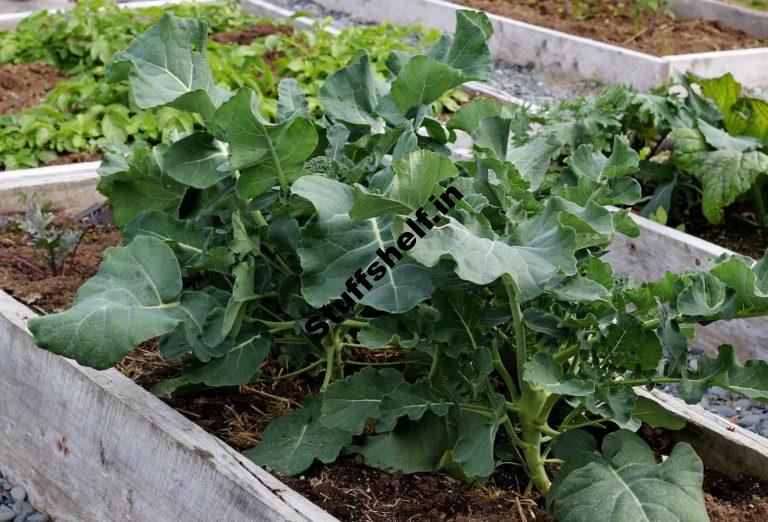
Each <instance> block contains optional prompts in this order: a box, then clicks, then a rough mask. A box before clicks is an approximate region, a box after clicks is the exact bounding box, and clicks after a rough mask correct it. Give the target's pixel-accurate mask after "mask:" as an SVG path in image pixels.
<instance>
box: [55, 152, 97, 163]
mask: <svg viewBox="0 0 768 522" xmlns="http://www.w3.org/2000/svg"><path fill="white" fill-rule="evenodd" d="M102 156H103V155H102V153H101V152H88V151H82V152H66V153H64V154H59V155H58V156H57V157H56V159H55V160H53V161H49V162H48V163H46V164H45V165H46V166H49V165H68V164H70V163H85V162H88V161H99V160H101V158H102Z"/></svg>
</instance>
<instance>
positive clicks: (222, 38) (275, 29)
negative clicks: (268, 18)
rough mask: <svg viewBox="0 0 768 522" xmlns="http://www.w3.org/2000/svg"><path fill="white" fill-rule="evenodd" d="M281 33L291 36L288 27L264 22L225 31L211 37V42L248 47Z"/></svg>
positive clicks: (291, 32)
mask: <svg viewBox="0 0 768 522" xmlns="http://www.w3.org/2000/svg"><path fill="white" fill-rule="evenodd" d="M277 33H282V34H284V35H286V36H290V35H291V34H293V27H291V26H290V25H274V24H270V23H266V22H261V23H257V24H254V25H252V26H250V27H247V28H245V29H242V30H240V31H227V32H225V33H216V34H214V35H211V40H214V41H216V42H219V43H223V44H237V45H249V44H250V43H251V42H253V41H254V40H255V39H257V38H263V37H265V36H269V35H271V34H277Z"/></svg>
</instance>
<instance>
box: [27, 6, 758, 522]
mask: <svg viewBox="0 0 768 522" xmlns="http://www.w3.org/2000/svg"><path fill="white" fill-rule="evenodd" d="M456 24H457V25H456V33H455V35H445V36H442V37H441V38H440V39H439V40H438V41H437V42H435V44H434V45H433V46H431V47H429V48H427V49H424V50H423V51H417V52H406V51H394V52H392V53H391V54H390V55H389V57H388V58H387V60H386V66H387V68H388V70H389V74H388V75H387V76H386V79H385V80H381V79H377V76H376V73H375V70H374V66H373V64H372V60H371V56H370V55H369V54H368V53H367V52H366V51H364V50H361V51H360V52H357V53H355V54H354V55H353V56H352V57H351V59H350V61H349V65H347V66H345V67H343V68H341V69H340V70H338V71H336V72H334V73H332V74H330V75H329V76H328V77H327V79H326V80H325V82H324V83H323V85H322V86H321V87H320V88H319V90H318V91H317V99H318V100H319V102H320V103H321V104H322V106H323V108H324V113H323V115H322V117H321V118H312V117H311V112H310V105H309V101H308V99H307V97H306V95H305V93H304V92H303V91H302V89H301V88H300V86H299V84H298V83H297V82H296V81H294V80H290V79H284V80H282V81H281V82H280V83H279V86H278V92H279V97H278V102H277V107H276V109H275V115H276V116H275V120H274V121H273V120H270V119H269V118H268V117H267V116H266V115H265V114H264V113H263V112H262V104H261V103H260V96H259V94H258V93H257V92H256V91H254V90H253V89H251V88H248V87H242V88H240V89H237V90H236V91H235V92H230V91H226V90H224V89H222V88H221V87H219V86H217V85H215V82H214V79H213V76H212V69H211V66H210V64H209V61H208V56H207V54H206V43H207V42H206V36H207V34H208V27H207V25H206V24H205V22H204V21H202V20H199V19H190V18H178V17H175V16H171V15H164V16H163V17H162V18H161V19H160V21H159V22H158V24H157V25H155V26H153V27H151V28H149V29H148V30H147V31H145V32H144V33H142V34H141V35H139V36H137V37H136V38H135V39H134V40H133V41H132V42H131V43H130V44H129V45H128V46H127V47H126V49H125V50H123V51H120V52H118V53H117V54H116V55H115V56H114V57H113V58H112V60H111V62H110V64H109V66H108V69H107V79H108V81H110V82H113V83H115V82H118V83H125V84H127V85H128V88H129V89H130V92H131V96H132V98H133V99H134V100H135V103H136V104H137V106H139V107H141V108H145V109H149V108H154V107H172V108H174V109H176V110H179V111H183V112H190V113H193V114H195V117H196V118H200V120H201V121H202V122H203V128H201V129H199V130H195V131H194V132H192V133H189V134H187V135H184V136H179V138H178V139H176V140H175V141H173V142H170V143H167V144H161V145H157V146H155V147H149V146H147V145H143V144H134V145H133V147H131V148H128V147H125V148H123V149H121V150H119V151H116V152H114V153H111V154H109V155H107V157H106V158H105V159H104V161H103V163H102V166H101V168H100V174H101V180H100V183H99V190H100V191H101V192H102V193H103V194H105V195H106V196H107V197H108V198H109V202H110V204H111V205H112V208H113V209H114V216H115V220H116V222H117V223H118V224H119V226H120V227H121V231H122V236H123V242H124V246H122V247H118V248H112V249H109V250H108V251H107V252H106V254H105V257H104V262H103V264H102V266H101V268H100V270H99V273H98V274H97V275H96V276H95V277H93V278H92V279H91V280H89V281H88V282H87V283H85V284H84V285H83V286H82V287H81V288H80V290H79V291H78V293H77V296H76V298H75V301H74V304H73V306H72V308H71V309H69V310H67V311H64V312H61V313H57V314H53V315H48V316H44V317H40V318H37V319H33V320H31V321H30V322H29V328H30V330H31V331H32V332H33V334H34V336H35V340H36V342H37V343H38V345H39V346H41V347H42V348H45V349H48V350H50V351H52V352H54V353H57V354H60V355H63V356H67V357H72V358H74V359H76V360H77V361H78V362H80V363H82V364H85V365H88V366H91V367H94V368H99V369H105V368H109V367H111V366H113V365H114V364H116V363H117V362H118V361H120V360H121V358H123V357H124V356H125V355H126V354H128V353H129V352H130V351H131V350H133V348H134V347H135V346H137V345H138V344H140V343H142V342H144V341H146V340H148V339H151V338H156V337H157V338H159V349H160V351H161V353H162V354H163V355H164V356H165V357H167V358H173V359H181V361H182V366H183V371H182V373H181V374H180V375H179V376H178V377H175V378H172V379H170V380H167V381H165V382H163V383H161V384H159V385H158V386H156V387H155V388H154V390H153V391H154V392H155V393H157V394H158V395H161V396H173V395H180V394H185V393H194V392H195V391H197V390H200V389H202V388H206V387H223V386H237V385H243V384H247V383H251V382H256V381H258V380H259V379H261V378H262V375H261V367H262V365H263V364H264V363H265V360H266V359H267V357H268V355H270V354H274V355H276V356H278V357H279V359H280V360H281V361H282V362H283V364H285V365H287V366H288V370H289V371H288V373H286V374H284V375H282V376H281V377H280V378H283V379H287V378H293V379H303V378H310V379H312V378H314V377H317V378H318V380H320V379H321V380H322V384H319V385H318V386H317V387H316V393H314V394H312V395H309V396H306V397H305V398H304V400H303V407H302V408H299V409H296V410H293V411H291V412H289V413H287V414H285V415H283V416H282V417H280V418H278V419H277V420H275V421H274V422H273V423H272V424H271V425H270V426H269V427H268V428H267V429H266V431H265V432H264V434H263V441H262V442H261V443H260V444H259V445H257V446H256V447H255V448H253V449H252V450H250V451H248V452H247V453H246V455H247V456H248V457H250V458H251V459H253V460H254V461H255V462H257V463H259V464H262V465H267V466H269V467H270V468H271V469H273V470H275V471H278V472H280V473H286V474H297V473H300V472H302V471H303V470H305V469H307V468H308V467H309V466H311V465H312V464H313V462H315V461H320V462H325V463H329V462H332V461H334V460H335V459H336V458H337V457H338V456H339V455H340V454H341V453H342V452H344V453H355V454H360V455H362V457H363V458H364V459H365V462H366V463H367V464H368V465H371V466H375V467H378V468H381V469H384V470H388V471H401V472H404V473H412V472H428V471H436V470H443V471H446V472H449V473H452V474H454V475H455V476H457V477H459V478H461V479H462V480H465V481H467V482H470V483H482V482H484V481H485V480H487V479H488V477H490V476H491V475H492V474H493V473H494V470H496V469H497V468H498V467H500V466H506V465H518V466H521V467H522V468H523V469H524V470H525V471H526V473H527V474H528V476H529V477H530V485H529V487H530V488H534V487H535V488H536V489H537V490H539V491H540V492H541V493H543V494H546V495H547V503H548V507H549V509H550V511H551V512H552V513H554V514H555V515H556V516H557V517H558V518H559V519H560V520H563V521H577V520H645V519H648V520H661V519H666V520H686V521H696V520H706V519H707V513H706V510H705V506H704V501H703V495H702V492H701V486H702V481H703V466H702V463H701V460H700V459H699V457H698V456H697V455H696V454H695V452H694V451H693V450H692V448H691V447H690V446H688V445H687V444H684V443H681V444H678V445H677V446H675V448H674V450H673V451H672V453H671V454H670V455H669V457H668V458H667V459H666V460H665V461H664V462H662V463H658V462H657V461H656V460H655V458H654V454H653V452H652V450H651V449H650V448H649V447H648V446H647V444H646V443H645V442H644V441H643V440H642V439H641V438H640V437H639V436H637V435H636V434H635V433H633V432H634V431H636V430H637V429H638V428H639V426H640V425H641V423H642V422H645V423H647V424H649V425H651V426H655V427H665V428H668V429H679V428H680V427H681V425H682V424H683V421H682V420H681V419H680V418H678V417H675V416H674V415H671V414H670V413H668V412H666V411H665V410H663V409H661V408H660V407H659V406H657V405H656V403H655V402H653V401H650V400H646V399H644V398H642V397H639V396H637V394H636V393H635V391H634V388H633V387H635V386H647V387H652V386H653V385H654V384H655V383H670V382H675V383H679V384H680V389H681V395H682V397H683V398H684V399H685V400H687V401H690V402H697V401H698V400H699V399H700V398H701V396H702V394H703V393H704V391H705V390H706V388H707V387H708V386H711V385H718V386H722V387H723V388H726V389H730V390H733V391H735V392H737V393H739V394H741V395H743V396H746V397H749V398H753V399H759V400H765V399H766V396H767V395H768V363H766V362H764V361H749V362H747V363H746V364H741V363H739V362H738V361H737V360H736V358H735V355H734V349H733V348H732V347H731V346H722V347H721V348H720V350H719V353H718V355H717V356H716V357H705V358H704V359H702V360H701V361H699V363H698V365H697V366H696V367H695V368H694V367H692V366H691V365H689V364H688V355H689V341H690V340H691V337H692V332H693V325H695V324H697V323H700V324H707V323H711V322H714V321H720V320H736V319H739V318H745V317H755V316H760V315H764V314H766V313H768V261H766V260H765V259H764V260H762V261H760V262H759V263H755V262H753V260H751V259H749V258H746V257H742V256H724V257H721V258H719V259H716V260H713V261H712V262H711V264H710V265H709V267H708V268H707V269H706V270H703V271H701V272H695V271H689V272H685V273H681V274H668V275H667V276H666V277H665V278H664V279H662V280H660V281H656V282H650V283H643V284H639V283H635V282H633V281H632V280H631V279H628V278H626V277H618V276H616V275H615V274H613V271H612V268H611V266H610V265H609V264H608V263H606V262H605V261H603V260H602V256H603V254H604V253H605V252H606V249H607V248H608V247H609V245H610V243H611V241H612V239H613V236H614V235H615V234H617V233H622V234H628V235H635V234H637V229H636V227H635V226H634V224H633V221H632V220H631V219H630V218H629V216H628V210H627V207H628V206H631V205H634V204H635V203H636V202H637V201H638V200H639V199H640V197H641V192H640V185H639V184H638V182H637V181H636V180H635V179H634V178H633V177H632V175H633V174H635V173H636V172H637V171H638V169H639V162H640V157H639V155H638V153H637V152H636V151H635V150H633V149H632V147H631V146H630V144H629V141H628V140H627V139H626V138H623V137H621V136H617V137H615V138H614V139H613V140H612V141H611V143H610V147H609V149H610V152H609V153H608V154H604V153H603V152H601V148H602V144H581V145H578V146H575V147H572V146H571V145H572V144H570V143H568V141H567V139H566V138H567V137H568V134H567V133H565V134H563V133H562V132H561V134H560V135H558V133H556V132H547V133H540V134H538V135H536V136H535V137H533V138H532V139H530V140H528V141H527V142H526V143H524V144H522V145H519V146H517V145H513V144H511V143H510V140H511V138H512V136H513V134H514V132H515V129H516V128H518V126H520V125H522V123H525V124H526V125H527V122H522V123H521V119H520V116H519V115H517V114H512V113H511V112H510V110H511V109H510V108H509V107H506V106H504V105H502V104H500V103H498V102H496V101H493V100H478V101H476V102H472V103H470V104H467V105H465V106H463V107H462V108H461V109H460V110H458V111H457V113H456V114H455V116H454V117H453V118H452V119H451V120H449V121H448V123H447V124H443V123H442V122H440V121H439V120H437V119H436V118H435V113H434V110H433V105H432V104H433V103H434V102H435V101H436V100H438V99H439V98H440V97H441V96H442V95H443V94H444V93H445V92H447V91H448V90H450V89H453V88H455V87H457V86H459V85H461V84H462V83H464V82H466V81H470V80H473V81H483V80H487V79H488V78H489V76H490V74H491V72H492V71H493V63H492V58H491V54H490V51H489V49H488V46H487V40H488V38H490V36H491V34H492V26H491V24H490V22H489V20H488V19H487V18H486V17H485V15H483V14H481V13H476V12H471V11H459V12H457V19H456ZM165 56H168V57H171V58H172V59H171V60H168V62H167V64H166V62H165V61H164V60H162V61H161V60H160V59H159V57H163V58H164V57H165ZM179 79H183V81H179ZM457 129H462V130H465V131H467V132H470V133H471V135H472V137H473V140H474V156H473V157H472V158H470V159H466V160H462V161H453V160H452V159H451V158H450V150H449V149H448V147H447V145H448V144H449V143H450V142H451V141H452V140H454V139H455V131H456V130H457ZM564 150H565V151H566V153H567V156H566V158H565V159H564V160H563V161H559V160H555V158H559V157H560V154H561V152H562V151H564ZM445 193H459V194H461V197H460V198H455V199H453V202H454V205H453V207H452V208H446V209H445V211H443V210H442V209H441V208H440V207H439V205H437V204H435V203H434V201H435V200H434V199H430V198H431V197H432V196H440V195H442V194H445ZM441 199H442V198H441ZM606 205H616V206H619V207H624V209H623V210H619V211H616V212H611V211H609V210H608V209H607V208H606ZM419 208H424V209H428V211H429V213H430V215H431V216H437V217H439V219H437V220H436V221H435V220H434V219H433V226H432V227H427V226H426V225H425V229H426V230H422V232H423V237H422V235H421V234H418V233H417V232H416V231H415V229H414V228H413V227H412V225H411V224H409V221H408V220H409V218H414V217H415V218H417V219H418V216H417V215H416V211H417V210H418V209H419ZM438 211H439V212H438ZM416 236H419V237H418V238H417V237H416ZM393 248H398V249H400V251H401V253H402V254H403V257H402V259H400V260H399V262H398V263H397V264H395V265H394V266H392V268H391V269H388V270H384V271H382V272H381V273H380V276H379V272H378V271H376V270H371V271H368V270H367V268H366V267H371V266H372V264H373V263H374V262H376V261H377V260H380V259H381V254H380V253H379V252H391V251H392V249H393ZM392 255H394V254H392ZM360 269H362V270H366V273H367V274H368V275H369V276H370V280H369V282H370V283H371V289H370V290H369V291H368V292H367V293H365V295H364V296H363V297H361V298H360V299H359V300H357V299H352V298H351V296H350V294H347V296H346V297H341V298H339V296H342V295H343V294H344V293H345V292H346V291H347V290H348V289H349V286H348V285H350V281H351V280H352V279H354V277H355V274H356V273H357V272H358V270H360ZM360 284H361V285H362V283H360ZM350 292H351V290H350ZM347 298H350V299H347ZM329 306H330V307H333V308H335V309H336V310H338V312H339V314H340V315H341V317H339V318H338V319H339V320H338V321H328V322H327V324H326V326H327V328H326V329H325V330H326V332H325V333H324V334H323V335H321V336H316V335H311V334H313V333H314V331H311V330H313V329H312V328H308V325H307V321H308V320H310V318H312V317H314V316H316V315H318V312H319V310H321V309H322V308H323V307H329ZM321 333H323V332H321ZM376 353H387V354H388V356H387V357H386V358H385V360H384V361H383V362H382V360H381V358H379V359H378V362H372V358H371V357H369V356H367V354H376ZM584 428H591V430H590V431H585V429H584ZM605 433H608V434H607V435H605V436H603V434H605ZM594 434H598V435H599V438H601V439H602V440H601V441H600V442H598V440H597V438H596V437H595V436H594ZM552 466H555V467H558V471H557V473H556V475H555V477H554V480H553V479H552V477H551V475H550V473H551V470H552ZM606 499H615V501H614V502H608V501H606Z"/></svg>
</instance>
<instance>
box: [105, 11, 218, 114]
mask: <svg viewBox="0 0 768 522" xmlns="http://www.w3.org/2000/svg"><path fill="white" fill-rule="evenodd" d="M207 41H208V24H206V23H205V22H204V21H203V20H196V19H192V18H178V17H176V16H173V15H171V14H168V13H166V14H164V15H163V16H162V17H161V18H160V20H159V21H158V23H157V24H156V25H154V26H152V27H150V28H149V29H147V30H146V31H145V32H144V33H142V34H141V35H139V36H137V37H136V38H134V39H133V41H132V42H131V43H130V45H128V47H127V48H126V49H125V51H120V52H118V53H117V54H115V56H114V57H112V60H111V61H110V62H109V64H108V65H107V80H108V81H109V82H118V81H124V80H128V84H129V85H130V87H131V94H132V97H133V99H134V100H135V101H136V104H137V105H138V106H139V107H141V108H142V109H149V108H152V107H157V106H160V105H168V106H170V107H174V108H176V109H181V110H184V111H189V112H198V113H200V114H201V115H202V116H203V118H204V119H205V120H206V121H210V119H211V117H212V116H213V112H214V110H215V109H216V107H218V106H219V105H221V103H222V102H223V101H224V100H226V99H227V98H228V97H229V96H230V93H228V92H227V91H225V90H223V89H221V88H220V87H217V86H216V85H215V84H214V82H213V78H212V76H211V69H210V65H209V64H208V57H207V56H206V52H205V51H206V44H207Z"/></svg>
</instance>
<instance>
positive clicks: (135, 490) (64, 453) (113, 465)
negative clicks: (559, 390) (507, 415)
mask: <svg viewBox="0 0 768 522" xmlns="http://www.w3.org/2000/svg"><path fill="white" fill-rule="evenodd" d="M27 188H31V189H34V188H35V187H27ZM35 315H36V314H35V313H34V312H33V311H32V310H30V309H29V308H27V307H26V306H24V305H22V304H21V303H19V302H17V301H15V300H14V299H13V298H11V297H10V296H8V295H7V294H5V293H4V292H1V291H0V360H2V361H3V364H2V365H0V394H2V396H3V397H5V398H6V400H4V401H0V417H1V418H3V419H5V421H4V422H3V423H0V426H1V427H0V466H2V469H0V471H2V472H3V474H4V475H5V476H6V477H7V478H9V479H10V480H13V481H18V482H20V483H23V484H24V486H25V487H26V488H27V489H28V491H29V493H30V495H31V496H32V497H33V498H35V499H36V502H37V503H38V505H39V507H40V508H42V509H43V510H45V511H47V512H48V513H50V514H51V515H53V516H54V517H56V518H57V520H152V521H156V520H185V521H198V520H199V521H210V520H228V521H238V520H243V521H245V520H250V521H253V520H304V521H330V520H335V519H334V518H333V517H332V516H330V515H329V514H327V513H326V512H325V511H323V510H322V509H320V508H318V507H317V506H315V505H313V504H312V503H311V502H309V501H308V500H306V499H305V498H304V497H302V496H301V495H299V494H298V493H296V492H294V491H292V490H291V489H290V488H288V487H287V486H285V485H284V484H282V483H281V482H280V481H279V480H278V479H276V478H275V477H273V476H272V475H270V474H269V473H267V472H266V471H264V470H263V469H261V468H259V467H258V466H256V465H255V464H253V463H252V462H250V461H249V460H247V459H246V458H244V457H243V456H242V455H240V454H239V453H238V452H237V451H235V450H234V449H232V448H231V447H230V446H228V445H227V444H225V443H224V442H222V441H221V440H219V439H218V438H216V437H215V436H213V435H211V434H209V433H207V432H205V431H204V430H203V429H202V428H200V427H198V426H197V425H195V424H194V423H193V422H192V421H190V420H188V419H186V418H185V417H183V416H182V415H181V414H179V413H177V412H176V411H174V410H173V409H172V408H171V407H170V406H167V405H166V404H164V403H163V402H161V401H160V400H159V399H157V398H156V397H154V396H153V395H152V394H150V393H149V392H147V391H145V390H144V389H142V388H140V387H139V386H138V385H136V384H134V383H133V382H132V381H131V380H130V379H128V378H127V377H125V376H123V375H122V374H120V373H119V372H117V371H116V370H107V371H95V370H92V369H89V368H84V367H82V366H80V365H78V364H77V363H75V362H73V361H71V360H69V359H65V358H63V357H59V356H57V355H54V354H52V353H50V352H48V351H46V350H41V349H39V348H37V347H36V346H35V343H34V340H33V339H32V337H31V335H30V333H29V331H28V330H27V328H26V320H27V319H29V318H31V317H34V316H35ZM637 391H638V393H639V394H641V395H646V396H648V397H649V398H651V399H653V400H655V401H657V402H659V403H660V404H662V405H663V406H664V407H665V408H666V409H668V410H669V411H671V412H673V413H676V414H677V415H680V416H682V417H684V418H685V419H686V420H687V421H688V425H687V427H686V428H685V429H684V430H682V431H680V432H674V433H672V435H671V436H672V437H673V438H675V439H679V440H685V441H687V442H689V443H690V444H692V445H693V446H694V447H695V448H697V450H698V451H699V454H700V455H701V457H702V459H703V460H704V461H705V462H706V463H707V465H708V466H710V467H712V468H713V469H716V470H718V471H721V472H723V473H726V474H729V475H732V476H737V475H739V474H740V473H744V472H748V473H750V474H753V475H755V476H756V477H758V478H761V479H766V480H768V440H766V439H763V438H762V437H759V436H757V435H755V434H753V433H751V432H749V431H747V430H745V429H743V428H741V427H739V426H736V425H733V424H731V423H730V422H728V421H727V420H725V419H722V418H720V417H717V416H716V415H714V414H711V413H709V412H707V411H704V410H703V409H702V408H701V407H700V406H690V405H686V404H685V403H683V402H682V401H679V400H677V399H674V398H673V397H670V396H669V395H667V394H664V393H661V392H658V391H654V392H652V393H650V394H649V393H648V392H646V391H645V390H642V389H637Z"/></svg>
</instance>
